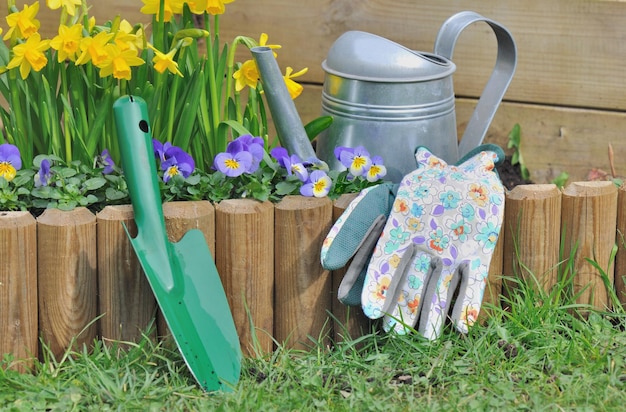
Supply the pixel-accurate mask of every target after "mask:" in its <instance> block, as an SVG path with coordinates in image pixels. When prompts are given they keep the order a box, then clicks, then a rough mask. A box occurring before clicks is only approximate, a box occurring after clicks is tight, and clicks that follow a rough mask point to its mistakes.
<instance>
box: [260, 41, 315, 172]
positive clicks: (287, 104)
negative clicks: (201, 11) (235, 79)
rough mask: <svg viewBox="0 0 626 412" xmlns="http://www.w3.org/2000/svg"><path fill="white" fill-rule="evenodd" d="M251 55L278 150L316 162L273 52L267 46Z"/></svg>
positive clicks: (261, 47)
mask: <svg viewBox="0 0 626 412" xmlns="http://www.w3.org/2000/svg"><path fill="white" fill-rule="evenodd" d="M250 51H251V52H252V56H253V57H254V60H255V62H256V65H257V68H258V69H259V74H260V75H261V82H262V83H263V91H264V93H265V98H266V99H267V104H268V106H269V109H270V113H271V114H272V120H273V122H274V125H275V127H276V132H277V133H278V140H279V141H280V144H281V146H282V147H284V148H285V149H287V151H288V152H289V154H295V155H297V156H298V157H299V158H300V159H301V160H308V161H314V162H317V156H316V155H315V151H314V150H313V146H312V145H311V142H310V141H309V138H308V136H307V134H306V131H305V130H304V126H303V125H302V121H301V120H300V116H299V115H298V111H297V110H296V105H295V104H294V103H293V100H292V99H291V96H290V95H289V91H288V90H287V86H286V84H285V80H284V78H283V76H282V73H281V72H280V68H279V67H278V63H277V62H276V58H275V57H274V52H273V51H272V49H270V48H269V47H266V46H259V47H253V48H252V49H251V50H250Z"/></svg>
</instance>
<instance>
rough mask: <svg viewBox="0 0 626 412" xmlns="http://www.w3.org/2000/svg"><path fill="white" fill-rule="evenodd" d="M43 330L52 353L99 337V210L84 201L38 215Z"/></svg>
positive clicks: (41, 330)
mask: <svg viewBox="0 0 626 412" xmlns="http://www.w3.org/2000/svg"><path fill="white" fill-rule="evenodd" d="M37 231H38V234H37V237H38V239H37V240H38V242H37V256H38V271H39V274H38V282H39V288H38V289H39V330H40V333H41V337H42V339H43V341H44V342H45V344H46V345H47V346H48V347H49V348H50V351H51V353H52V355H54V356H55V357H56V358H57V359H58V358H59V357H61V356H62V355H63V354H64V353H65V352H66V351H67V350H68V349H76V348H75V347H72V344H73V343H74V344H75V345H76V347H78V348H80V347H82V346H83V345H84V344H87V345H91V343H92V341H93V340H94V339H95V338H96V334H97V324H96V322H95V321H94V320H95V319H96V317H97V312H98V304H97V294H98V288H97V276H98V274H97V267H96V264H97V258H96V253H97V249H96V216H95V215H94V214H93V213H91V212H90V211H89V210H87V209H86V208H84V207H79V208H76V209H74V210H72V211H69V212H68V211H62V210H58V209H47V210H46V211H45V212H44V213H43V214H42V215H41V216H39V217H38V218H37Z"/></svg>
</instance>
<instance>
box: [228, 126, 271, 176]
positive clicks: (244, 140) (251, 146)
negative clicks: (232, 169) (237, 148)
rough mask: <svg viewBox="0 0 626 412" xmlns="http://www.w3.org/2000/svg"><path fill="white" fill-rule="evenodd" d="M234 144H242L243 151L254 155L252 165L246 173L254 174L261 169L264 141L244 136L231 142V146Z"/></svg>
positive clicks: (249, 135)
mask: <svg viewBox="0 0 626 412" xmlns="http://www.w3.org/2000/svg"><path fill="white" fill-rule="evenodd" d="M234 142H238V144H241V147H242V150H245V151H246V152H248V153H250V154H251V155H252V163H251V164H250V166H249V167H248V170H246V172H247V173H254V172H255V171H256V170H257V169H258V168H259V165H260V164H261V160H263V153H264V149H263V145H264V142H263V139H262V138H260V137H253V136H252V135H251V134H244V135H242V136H239V137H238V138H237V139H235V140H233V141H232V142H230V143H229V145H230V144H231V143H234Z"/></svg>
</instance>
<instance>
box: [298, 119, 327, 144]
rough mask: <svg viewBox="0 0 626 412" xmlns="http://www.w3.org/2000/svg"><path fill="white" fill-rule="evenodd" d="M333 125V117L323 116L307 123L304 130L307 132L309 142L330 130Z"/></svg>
mask: <svg viewBox="0 0 626 412" xmlns="http://www.w3.org/2000/svg"><path fill="white" fill-rule="evenodd" d="M332 123H333V117H332V116H321V117H318V118H317V119H314V120H311V121H310V122H309V123H307V124H306V125H305V126H304V130H305V131H306V135H307V136H308V137H309V140H313V139H315V138H316V137H317V135H319V134H320V133H321V132H323V131H324V130H326V129H328V128H329V127H330V125H331V124H332Z"/></svg>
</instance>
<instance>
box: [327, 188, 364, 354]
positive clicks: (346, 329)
mask: <svg viewBox="0 0 626 412" xmlns="http://www.w3.org/2000/svg"><path fill="white" fill-rule="evenodd" d="M357 195H358V193H349V194H345V195H342V196H341V197H339V199H337V200H335V201H334V202H333V222H334V221H336V220H337V219H339V217H340V216H341V214H342V213H343V212H344V211H345V210H346V208H347V207H348V205H349V204H350V202H352V200H354V198H356V197H357ZM349 265H350V262H348V264H347V265H346V267H345V268H342V269H337V270H333V271H332V272H331V278H332V291H331V310H332V313H333V325H332V326H333V337H334V341H335V342H343V341H349V340H353V339H357V338H359V337H361V336H363V335H366V334H367V333H370V332H371V330H372V326H373V323H372V321H371V319H370V318H368V317H367V316H365V314H364V313H363V310H362V309H361V307H360V306H346V305H344V304H343V303H341V302H340V301H339V299H337V292H338V290H339V285H340V284H341V280H342V279H343V277H344V275H345V274H346V269H347V268H348V266H349Z"/></svg>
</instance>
